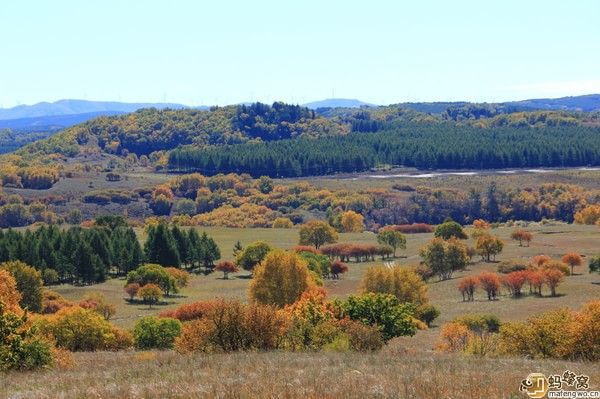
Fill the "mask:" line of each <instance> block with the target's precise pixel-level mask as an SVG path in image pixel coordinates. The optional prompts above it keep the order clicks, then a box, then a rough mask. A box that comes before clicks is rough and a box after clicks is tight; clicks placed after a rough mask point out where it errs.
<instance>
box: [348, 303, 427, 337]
mask: <svg viewBox="0 0 600 399" xmlns="http://www.w3.org/2000/svg"><path fill="white" fill-rule="evenodd" d="M342 308H343V310H344V312H345V313H346V314H347V315H348V317H350V319H352V320H356V321H360V322H361V323H363V324H366V325H369V326H378V327H379V329H380V330H381V333H382V335H383V339H384V340H385V341H388V340H390V339H391V338H394V337H399V336H404V335H409V336H412V335H414V334H415V332H416V326H415V324H414V322H413V315H414V313H415V310H414V307H413V305H411V304H402V303H400V301H399V300H398V298H396V297H395V296H394V295H390V294H375V293H367V294H363V295H350V297H348V299H347V300H346V302H344V303H343V304H342Z"/></svg>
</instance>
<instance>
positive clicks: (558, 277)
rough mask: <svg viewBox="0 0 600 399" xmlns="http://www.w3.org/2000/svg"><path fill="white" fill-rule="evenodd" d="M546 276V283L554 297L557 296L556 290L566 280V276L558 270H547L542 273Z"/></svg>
mask: <svg viewBox="0 0 600 399" xmlns="http://www.w3.org/2000/svg"><path fill="white" fill-rule="evenodd" d="M542 273H543V275H544V282H545V283H546V284H547V285H548V288H550V292H551V295H552V296H556V288H557V287H558V285H559V284H560V283H561V282H562V281H563V280H564V279H565V275H564V274H563V273H562V272H560V271H559V270H556V269H545V270H543V271H542Z"/></svg>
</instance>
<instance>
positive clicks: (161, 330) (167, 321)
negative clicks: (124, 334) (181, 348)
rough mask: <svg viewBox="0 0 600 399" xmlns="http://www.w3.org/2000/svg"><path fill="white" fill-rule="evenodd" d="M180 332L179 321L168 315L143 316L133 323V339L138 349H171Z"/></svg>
mask: <svg viewBox="0 0 600 399" xmlns="http://www.w3.org/2000/svg"><path fill="white" fill-rule="evenodd" d="M180 334H181V322H180V321H179V320H177V319H173V318H170V317H165V318H157V317H154V316H148V317H143V318H141V319H139V320H138V321H137V323H135V327H134V329H133V339H134V342H135V347H136V348H138V349H172V348H173V346H174V344H175V338H177V337H178V336H179V335H180Z"/></svg>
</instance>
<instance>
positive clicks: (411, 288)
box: [361, 266, 429, 307]
mask: <svg viewBox="0 0 600 399" xmlns="http://www.w3.org/2000/svg"><path fill="white" fill-rule="evenodd" d="M361 288H362V291H363V292H365V293H367V292H373V293H380V294H391V295H394V296H395V297H396V298H398V300H400V302H402V303H412V304H413V305H415V306H416V307H419V306H422V305H425V304H427V302H428V301H429V299H428V297H427V284H425V282H424V281H423V280H422V279H421V277H420V276H419V275H418V274H417V273H415V272H414V271H413V270H411V269H408V268H404V267H399V266H395V267H392V268H388V267H385V266H371V267H369V268H368V269H367V271H366V272H365V275H364V276H363V278H362V281H361Z"/></svg>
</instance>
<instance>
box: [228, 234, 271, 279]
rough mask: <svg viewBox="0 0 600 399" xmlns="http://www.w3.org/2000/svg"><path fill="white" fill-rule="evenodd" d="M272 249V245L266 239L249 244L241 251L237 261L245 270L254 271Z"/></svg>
mask: <svg viewBox="0 0 600 399" xmlns="http://www.w3.org/2000/svg"><path fill="white" fill-rule="evenodd" d="M270 251H271V246H270V245H269V244H267V243H266V242H264V241H256V242H253V243H252V244H249V245H248V246H247V247H246V248H244V249H243V250H242V252H240V253H239V255H238V256H237V258H236V263H237V264H238V266H240V267H241V268H242V269H244V270H248V271H250V272H251V271H252V270H254V267H255V266H256V265H258V264H259V263H260V262H262V260H263V259H264V258H265V256H267V254H268V253H269V252H270Z"/></svg>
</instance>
